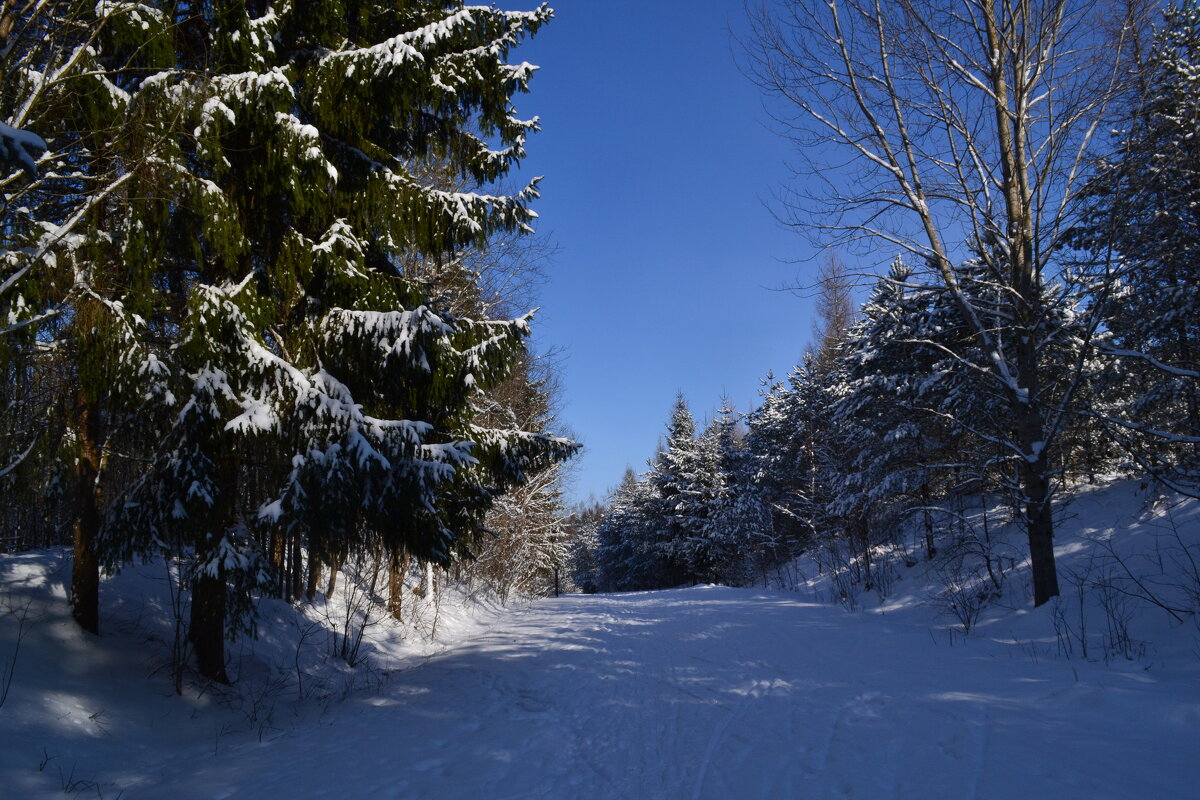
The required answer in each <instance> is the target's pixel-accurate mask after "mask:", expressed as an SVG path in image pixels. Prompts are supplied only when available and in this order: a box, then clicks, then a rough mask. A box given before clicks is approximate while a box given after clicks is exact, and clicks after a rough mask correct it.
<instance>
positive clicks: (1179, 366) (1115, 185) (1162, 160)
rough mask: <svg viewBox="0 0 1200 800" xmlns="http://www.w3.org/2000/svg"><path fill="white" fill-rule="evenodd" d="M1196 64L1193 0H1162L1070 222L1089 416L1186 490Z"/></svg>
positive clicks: (1192, 405)
mask: <svg viewBox="0 0 1200 800" xmlns="http://www.w3.org/2000/svg"><path fill="white" fill-rule="evenodd" d="M1198 74H1200V3H1197V2H1195V0H1185V2H1183V3H1182V4H1181V5H1179V6H1175V7H1171V8H1169V9H1168V10H1167V11H1166V12H1165V24H1164V25H1163V27H1162V29H1161V30H1159V31H1158V32H1157V34H1156V36H1155V38H1154V42H1153V46H1152V48H1151V50H1150V53H1149V55H1148V58H1147V63H1146V64H1145V67H1144V69H1143V72H1142V75H1143V80H1142V82H1141V84H1140V87H1139V92H1138V93H1137V94H1138V96H1137V97H1136V98H1135V100H1134V103H1133V108H1132V111H1131V114H1130V119H1129V122H1128V124H1127V126H1126V128H1125V130H1124V131H1123V133H1122V134H1121V139H1120V142H1119V145H1118V148H1117V152H1116V153H1115V155H1114V156H1113V157H1112V158H1110V159H1109V160H1107V161H1106V162H1104V163H1103V164H1102V165H1101V168H1100V169H1099V170H1098V173H1097V175H1096V177H1095V178H1094V179H1093V180H1092V182H1091V184H1090V186H1089V190H1090V194H1091V199H1092V206H1091V209H1090V214H1089V216H1088V218H1087V219H1086V221H1085V224H1084V225H1083V226H1081V228H1080V231H1081V240H1082V243H1083V244H1085V245H1086V246H1088V247H1090V248H1091V249H1092V251H1093V252H1094V253H1095V254H1096V256H1097V259H1096V264H1095V265H1094V267H1095V271H1096V272H1097V273H1098V278H1100V288H1099V289H1098V291H1097V298H1096V301H1097V303H1098V304H1099V306H1100V307H1101V308H1102V309H1103V310H1104V314H1105V327H1106V328H1107V337H1106V339H1105V340H1104V341H1103V342H1102V344H1101V349H1102V351H1103V352H1104V353H1105V354H1106V356H1107V360H1108V370H1107V373H1106V374H1105V375H1104V376H1103V378H1102V380H1101V381H1100V383H1099V386H1098V391H1099V392H1100V393H1101V397H1100V398H1099V401H1100V402H1099V403H1098V405H1099V406H1100V407H1099V408H1097V409H1096V412H1095V413H1096V416H1097V417H1099V418H1100V419H1102V420H1103V421H1104V422H1106V423H1107V424H1108V426H1109V428H1110V432H1111V433H1112V434H1113V435H1115V437H1116V438H1117V440H1118V441H1120V442H1121V443H1122V444H1123V445H1124V447H1125V449H1126V451H1127V452H1128V453H1129V454H1130V455H1132V456H1133V458H1134V459H1135V460H1136V461H1137V462H1139V463H1140V465H1141V466H1142V467H1143V468H1144V469H1147V470H1150V471H1152V472H1154V473H1156V474H1158V475H1159V476H1160V477H1161V478H1163V479H1165V480H1167V481H1169V482H1170V483H1171V484H1172V485H1173V486H1175V488H1178V489H1183V490H1185V491H1188V492H1190V493H1195V492H1196V491H1197V488H1196V487H1197V485H1200V314H1198V313H1197V311H1198V309H1200V216H1198V215H1197V209H1198V208H1200V142H1197V138H1196V130H1197V127H1198V126H1200V88H1198V87H1197V75H1198ZM1105 398H1109V401H1108V402H1106V401H1105Z"/></svg>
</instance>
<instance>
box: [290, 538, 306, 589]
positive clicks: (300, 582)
mask: <svg viewBox="0 0 1200 800" xmlns="http://www.w3.org/2000/svg"><path fill="white" fill-rule="evenodd" d="M303 567H304V554H303V553H302V552H301V550H300V537H299V536H293V537H292V584H291V586H290V587H289V590H290V591H289V595H290V596H289V597H288V600H290V601H293V602H295V601H297V600H299V599H300V594H301V593H302V592H303V591H304V569H303Z"/></svg>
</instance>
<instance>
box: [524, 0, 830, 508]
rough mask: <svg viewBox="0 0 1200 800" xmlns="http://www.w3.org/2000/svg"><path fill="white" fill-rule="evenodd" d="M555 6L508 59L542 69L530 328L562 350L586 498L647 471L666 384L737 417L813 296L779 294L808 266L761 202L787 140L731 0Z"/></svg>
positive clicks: (527, 106) (776, 182)
mask: <svg viewBox="0 0 1200 800" xmlns="http://www.w3.org/2000/svg"><path fill="white" fill-rule="evenodd" d="M513 7H516V6H513ZM554 8H555V11H556V18H555V20H554V21H553V22H552V23H551V24H550V25H548V26H546V28H544V29H543V30H542V31H541V32H540V33H539V34H538V36H537V37H536V38H535V39H534V40H533V41H532V42H529V43H527V44H525V45H523V46H522V47H521V48H519V49H518V50H517V51H516V54H515V57H516V59H518V60H526V61H530V62H532V63H534V64H538V65H539V66H540V67H541V68H542V69H541V70H540V71H539V72H538V73H537V74H536V75H535V77H534V80H533V83H532V92H531V93H530V94H529V95H524V96H521V97H519V98H518V101H517V102H518V111H519V112H520V114H521V115H522V116H530V115H533V114H536V115H538V116H539V117H540V118H541V121H542V131H541V132H540V133H538V134H537V135H536V136H534V137H533V138H532V140H531V142H530V144H529V148H528V150H529V156H528V159H527V160H526V163H525V164H524V165H523V166H524V169H523V172H522V175H521V176H518V177H528V176H530V175H544V176H545V177H544V180H543V182H542V185H541V188H542V199H541V200H540V201H539V202H538V204H537V205H536V206H535V209H536V210H537V212H538V213H539V215H540V216H541V221H540V224H539V229H540V230H541V231H542V232H546V233H549V234H550V235H551V236H552V238H553V239H554V241H555V242H556V243H557V244H558V246H559V248H560V249H559V251H558V253H557V254H556V256H555V257H554V260H553V262H552V263H551V264H550V265H549V269H548V271H549V274H550V282H549V284H548V285H547V286H545V287H544V288H543V290H542V292H541V298H540V299H541V305H542V309H543V310H542V311H541V312H540V314H539V316H538V319H537V322H536V324H535V330H536V337H537V340H538V342H539V345H540V346H541V347H542V348H543V349H544V348H545V347H547V346H555V347H560V348H562V349H563V350H565V354H566V358H565V361H564V363H563V384H564V388H565V398H564V400H565V406H564V411H563V419H564V421H565V422H566V423H567V424H568V425H570V427H571V428H572V429H573V430H574V432H575V434H576V435H577V437H578V438H579V439H580V440H581V441H582V442H583V443H584V445H585V448H586V450H585V452H584V454H583V456H582V457H581V458H579V459H577V462H578V463H577V464H576V478H575V486H574V492H573V496H574V497H575V498H577V499H584V498H586V497H588V495H589V494H595V495H596V496H598V497H602V496H603V495H604V494H605V492H606V491H607V490H608V489H609V488H611V487H613V486H615V485H616V483H617V482H618V481H619V480H620V478H621V475H622V474H623V472H624V470H625V467H626V465H630V466H633V467H634V468H635V469H637V470H638V471H641V470H642V469H643V468H644V467H645V463H646V460H647V459H648V458H650V457H651V456H652V455H653V454H654V451H655V447H656V445H657V442H658V439H659V436H660V435H661V434H662V432H663V430H664V426H665V423H666V420H667V416H668V414H669V412H670V407H671V404H672V403H673V401H674V397H675V393H676V392H677V391H683V392H684V394H685V395H686V396H687V398H688V401H689V402H690V404H691V406H692V410H693V412H694V413H695V414H696V415H697V417H699V418H703V417H705V416H706V415H708V414H709V413H710V412H711V410H712V409H714V408H715V407H717V406H718V405H719V403H720V398H721V395H722V394H723V393H728V395H729V396H730V398H731V399H732V400H733V402H734V404H735V405H736V406H737V407H738V408H739V409H741V410H746V409H748V408H749V407H750V406H751V405H753V404H754V403H755V402H756V400H757V397H758V390H759V382H760V379H761V378H762V377H763V376H765V375H766V373H767V371H768V370H774V371H775V372H776V373H777V374H784V373H786V372H787V370H788V369H790V368H791V366H792V365H793V364H795V363H796V361H797V360H798V359H799V357H800V355H801V353H802V352H803V350H804V346H805V344H806V343H807V341H808V339H809V336H810V333H811V330H812V319H811V302H810V301H809V300H808V299H806V298H803V297H798V296H796V295H795V294H793V293H789V292H781V291H775V290H773V287H779V286H781V285H784V284H794V283H796V282H797V280H801V281H802V280H804V278H805V276H806V275H807V274H809V273H810V272H811V270H812V268H813V264H812V262H811V257H812V252H811V250H810V249H809V248H808V246H807V244H806V240H805V239H804V238H803V237H802V236H800V235H798V234H796V233H794V232H791V231H788V230H785V229H783V228H782V227H781V226H780V225H779V224H778V223H777V222H776V221H775V220H774V218H773V217H772V215H771V212H770V210H769V208H768V205H769V202H770V197H771V196H772V193H773V192H774V191H775V190H776V189H777V188H778V187H780V186H781V185H784V184H786V183H787V182H788V178H789V172H788V170H787V167H786V162H787V160H788V159H789V157H790V155H791V154H790V150H789V147H790V146H789V144H788V143H787V142H786V141H785V140H783V139H782V138H780V137H778V136H776V135H775V134H774V133H773V132H772V131H771V129H770V120H769V117H768V116H767V114H766V112H765V111H764V110H763V105H762V102H763V101H762V97H761V94H760V92H759V90H758V89H757V87H755V86H754V85H753V83H752V82H751V81H750V80H749V79H748V78H746V77H745V76H744V75H742V74H741V72H739V70H738V68H737V63H736V59H735V55H734V53H735V49H736V47H737V45H736V44H735V43H734V42H733V41H732V40H731V37H730V29H731V28H732V29H733V30H734V32H735V33H737V32H739V31H741V30H744V27H745V23H744V14H743V10H742V3H741V0H654V2H644V0H638V1H636V2H635V1H634V0H560V2H557V3H555V4H554ZM796 259H809V260H808V261H805V262H803V263H789V262H793V261H795V260H796ZM797 275H799V276H800V277H799V278H797Z"/></svg>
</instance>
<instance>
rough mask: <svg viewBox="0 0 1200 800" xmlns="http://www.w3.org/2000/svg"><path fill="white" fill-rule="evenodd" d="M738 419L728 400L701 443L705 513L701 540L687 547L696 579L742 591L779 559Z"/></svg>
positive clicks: (701, 481)
mask: <svg viewBox="0 0 1200 800" xmlns="http://www.w3.org/2000/svg"><path fill="white" fill-rule="evenodd" d="M739 421H740V419H739V416H738V414H737V412H736V411H735V410H734V408H733V406H732V404H731V403H730V401H729V398H728V397H726V398H723V400H722V402H721V407H720V408H719V409H718V410H717V414H716V416H715V417H713V419H712V422H710V423H709V425H708V427H707V428H706V429H705V431H704V433H703V434H702V435H701V436H700V439H699V441H698V450H699V453H700V460H701V463H702V464H703V466H704V469H703V471H702V472H701V474H700V475H699V476H698V479H699V480H698V483H699V488H700V491H701V492H702V495H701V497H700V498H699V499H698V503H699V504H700V505H702V506H703V507H704V513H703V515H702V520H703V521H702V523H701V525H700V529H699V534H698V535H697V536H695V537H693V539H691V540H689V541H688V542H686V543H685V544H686V546H687V550H686V552H687V561H686V563H687V566H688V571H689V572H690V573H691V575H692V576H693V578H694V579H696V580H704V581H711V582H716V583H723V584H728V585H738V584H742V583H745V582H746V581H747V580H749V578H750V576H751V574H752V572H753V571H754V570H762V569H765V567H766V566H767V565H768V564H769V563H771V561H772V560H773V559H774V558H776V557H777V555H778V554H777V552H776V548H775V536H774V531H773V530H772V525H771V515H770V513H769V509H768V507H767V505H766V503H764V502H763V501H762V499H761V497H760V495H759V492H758V491H757V490H756V487H755V486H754V482H753V474H752V465H753V461H752V460H751V459H750V457H749V453H748V451H747V449H746V447H745V446H744V443H743V442H742V441H741V439H742V437H741V435H740V432H739V428H738V425H739Z"/></svg>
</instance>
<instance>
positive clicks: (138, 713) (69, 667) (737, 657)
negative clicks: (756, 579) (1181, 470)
mask: <svg viewBox="0 0 1200 800" xmlns="http://www.w3.org/2000/svg"><path fill="white" fill-rule="evenodd" d="M1131 491H1132V490H1129V489H1128V488H1119V489H1115V490H1111V491H1107V490H1106V491H1105V492H1096V493H1094V494H1093V495H1092V496H1091V497H1090V499H1089V497H1084V498H1081V500H1080V506H1079V507H1080V508H1081V509H1082V510H1081V511H1080V512H1079V514H1078V515H1077V521H1076V523H1075V528H1074V531H1075V535H1074V536H1075V538H1070V537H1067V536H1064V537H1063V538H1062V540H1061V544H1060V550H1061V552H1062V554H1063V558H1064V567H1065V568H1067V569H1071V568H1072V567H1074V568H1079V567H1080V566H1081V565H1082V564H1083V562H1082V560H1081V559H1082V558H1083V554H1084V552H1085V548H1083V547H1082V546H1080V545H1081V543H1086V542H1088V541H1091V540H1090V539H1089V538H1088V537H1092V539H1095V537H1097V536H1101V535H1102V534H1103V531H1102V530H1100V528H1101V527H1102V526H1101V524H1100V523H1101V522H1103V521H1105V520H1107V523H1108V525H1109V527H1110V528H1111V526H1112V524H1113V523H1114V522H1115V521H1117V520H1116V516H1118V515H1117V514H1116V512H1115V511H1114V508H1113V506H1116V505H1120V506H1122V507H1126V506H1128V505H1129V499H1130V497H1131V496H1132V494H1131ZM1089 502H1090V503H1091V506H1089V505H1088V503H1089ZM1088 508H1091V509H1092V510H1091V511H1088V510H1087V509H1088ZM1185 511H1187V512H1188V513H1191V514H1194V509H1191V507H1190V506H1189V507H1188V508H1187V509H1185ZM1139 519H1140V520H1141V522H1142V523H1144V522H1145V521H1146V518H1145V515H1143V516H1142V517H1139ZM1185 521H1186V522H1187V524H1195V520H1194V519H1193V518H1191V517H1188V518H1187V519H1186V520H1185ZM1139 524H1141V523H1139ZM1123 530H1124V529H1123ZM1132 530H1133V534H1131V535H1137V534H1139V532H1142V528H1136V529H1132ZM1147 535H1149V534H1147ZM1163 552H1164V550H1163V549H1162V548H1160V550H1159V553H1160V555H1161V554H1162V553H1163ZM47 559H48V557H47V556H46V555H44V554H43V555H34V556H25V557H18V558H9V559H8V564H7V568H8V576H9V577H8V578H7V585H9V586H12V585H13V583H14V576H17V575H24V576H25V580H26V582H27V583H30V584H33V583H37V582H38V581H40V580H42V578H38V577H36V576H39V575H42V576H46V577H48V578H49V579H50V580H48V581H46V582H45V583H44V584H43V585H42V587H41V588H40V589H37V590H35V589H30V590H28V591H25V592H23V593H12V594H13V595H15V596H17V597H29V598H33V599H35V600H36V601H37V602H39V603H42V602H43V601H44V605H43V607H42V608H39V609H35V610H36V611H37V614H38V622H37V623H36V624H35V625H33V626H32V627H31V628H30V629H29V633H28V634H27V635H26V636H25V638H24V640H23V644H22V651H21V653H20V654H19V658H18V661H17V668H16V672H15V677H14V680H13V686H12V690H11V693H10V696H9V698H8V700H7V702H6V704H5V705H4V707H3V708H0V786H2V787H3V792H2V794H3V796H4V797H5V798H25V797H29V798H34V797H50V796H57V795H59V794H60V793H61V792H62V791H63V790H64V788H66V789H73V790H74V791H75V792H76V793H77V796H81V797H97V796H102V797H108V798H111V797H116V796H118V794H119V795H120V796H121V797H122V798H126V799H130V798H172V799H173V800H184V799H185V798H266V797H289V798H321V797H329V798H426V797H428V798H434V797H437V798H460V797H461V798H526V797H555V798H592V797H595V798H704V797H712V798H758V797H761V798H824V797H828V798H842V797H856V798H1035V797H1053V798H1056V800H1060V799H1063V800H1065V799H1069V798H1088V800H1100V799H1102V798H1156V799H1158V798H1162V799H1164V800H1165V799H1167V798H1194V797H1196V796H1197V794H1196V792H1197V789H1196V787H1197V786H1200V758H1198V757H1197V756H1198V755H1200V649H1195V648H1196V642H1197V641H1198V638H1197V635H1196V633H1197V632H1196V624H1195V620H1194V617H1187V618H1185V619H1184V621H1183V622H1182V623H1179V622H1176V621H1174V620H1173V619H1171V618H1170V617H1169V615H1166V614H1163V615H1162V616H1163V617H1164V618H1165V620H1166V621H1161V622H1160V621H1155V620H1156V619H1157V618H1152V617H1147V618H1146V622H1145V625H1142V626H1141V627H1136V623H1138V621H1139V620H1140V619H1141V617H1139V616H1137V615H1132V616H1130V615H1127V617H1128V619H1129V622H1130V624H1131V625H1135V636H1136V637H1146V636H1151V635H1152V636H1153V638H1137V641H1138V643H1139V646H1138V649H1137V652H1136V654H1135V655H1136V657H1135V658H1132V659H1129V658H1125V657H1118V656H1114V655H1113V654H1111V653H1109V654H1107V659H1105V658H1104V657H1101V656H1099V655H1097V653H1099V652H1100V651H1099V649H1098V648H1099V647H1100V642H1101V640H1102V635H1101V634H1099V633H1098V634H1097V640H1096V641H1097V644H1096V645H1095V646H1094V647H1093V648H1092V651H1091V653H1092V657H1093V659H1094V660H1088V659H1083V658H1081V657H1079V654H1078V653H1077V652H1076V653H1075V655H1074V657H1072V658H1067V657H1066V654H1065V653H1063V652H1061V650H1062V645H1061V643H1060V642H1059V641H1058V640H1059V639H1060V638H1061V637H1062V635H1063V634H1062V624H1063V620H1065V619H1067V617H1066V612H1065V610H1064V611H1063V612H1062V613H1060V615H1059V617H1060V620H1059V626H1058V633H1056V632H1055V630H1056V629H1055V626H1054V625H1053V622H1052V618H1051V617H1052V615H1051V614H1050V613H1049V611H1048V610H1047V609H1041V610H1039V611H1036V612H1033V611H1030V610H1028V609H1004V608H1003V607H999V608H996V609H993V610H992V611H991V612H989V613H988V614H985V615H984V617H983V618H981V620H980V622H979V623H978V625H977V626H976V628H975V632H974V633H973V634H972V635H971V636H967V637H964V636H963V635H962V634H961V633H958V634H955V633H954V632H953V630H954V629H953V627H951V623H952V621H950V620H947V619H945V618H944V616H939V615H938V613H937V610H936V608H935V607H933V606H931V605H930V604H928V603H926V602H919V600H918V598H916V596H915V594H914V593H915V592H916V590H917V588H918V587H919V586H920V585H921V581H920V579H919V578H904V579H902V580H901V581H900V582H899V585H898V586H897V591H896V592H895V596H894V598H893V599H892V600H889V601H887V602H885V603H882V604H879V605H877V606H876V607H874V608H873V609H871V610H869V611H867V612H865V613H858V614H848V613H846V611H845V610H843V609H842V608H840V607H838V606H834V605H829V604H827V603H815V602H811V600H810V599H809V598H806V597H805V596H804V595H802V594H797V593H775V592H762V591H753V590H739V589H728V588H719V587H696V588H692V589H679V590H673V591H666V592H652V593H639V594H628V595H617V596H596V597H581V596H572V597H564V598H560V599H550V600H543V601H540V602H538V603H536V604H534V605H533V606H531V607H528V608H524V609H519V610H513V611H509V612H502V613H498V612H495V611H486V612H480V613H476V614H475V616H474V617H473V618H471V617H469V616H466V615H461V614H460V615H458V616H455V615H450V616H448V617H447V619H446V621H445V623H444V624H445V628H446V636H447V640H448V641H447V644H446V645H444V646H443V647H441V648H439V649H431V648H429V647H428V646H415V645H412V644H411V643H406V644H403V645H401V644H397V643H392V644H391V645H389V644H388V643H387V642H382V643H381V644H379V647H380V648H384V649H386V648H387V647H392V648H393V649H392V651H391V652H392V654H393V655H392V659H393V660H392V661H391V663H389V664H386V665H381V664H380V663H378V662H377V664H376V666H375V667H374V668H373V669H372V670H367V671H365V673H364V672H363V671H362V670H361V669H360V670H359V671H358V672H357V673H355V674H359V675H362V674H366V675H368V676H371V680H373V681H375V686H373V687H372V691H366V690H364V689H363V688H361V687H360V688H358V689H356V690H347V691H342V692H340V693H338V692H334V693H330V692H324V693H322V692H311V691H310V692H309V694H308V696H307V697H306V698H305V699H304V700H297V699H295V697H296V696H297V692H296V687H295V685H294V684H280V685H276V686H274V688H272V683H271V681H270V680H263V681H261V682H259V683H258V684H255V683H254V678H255V675H257V674H259V673H261V674H263V675H269V674H271V670H270V669H269V668H268V667H267V666H266V665H261V664H260V665H259V669H258V670H257V672H256V669H255V668H254V663H255V662H254V659H250V660H249V661H248V662H247V664H249V666H244V667H243V673H244V676H245V677H244V685H245V686H253V685H257V686H260V687H262V690H261V692H260V693H259V694H258V695H257V696H258V699H259V702H258V705H259V706H261V707H260V708H257V709H256V708H255V707H254V703H253V702H251V701H253V700H254V697H255V696H256V695H255V692H253V691H250V692H248V691H247V690H246V689H243V690H242V693H241V694H238V695H236V696H234V695H224V696H222V695H220V694H218V693H214V692H211V691H209V692H205V693H203V694H201V695H200V696H199V697H197V696H195V693H192V694H189V695H188V696H187V697H184V698H179V697H176V696H174V695H173V694H172V693H171V690H170V686H169V681H168V680H167V678H165V677H164V676H162V675H161V674H158V675H154V676H151V677H150V678H149V679H148V678H147V674H146V672H147V668H148V667H149V666H152V659H151V660H150V661H148V660H147V659H148V656H147V655H146V652H145V651H146V649H147V647H149V645H147V644H146V643H145V642H143V641H141V640H139V638H138V637H139V635H141V636H144V635H145V632H146V631H147V630H153V626H150V625H147V624H146V623H145V622H141V623H139V622H137V621H136V620H134V619H132V617H131V616H128V612H131V611H132V609H131V608H126V609H125V610H126V612H127V617H126V622H125V623H124V627H123V628H122V629H121V630H115V631H114V632H113V634H112V635H111V636H109V637H105V638H103V639H101V640H100V645H99V646H97V644H96V643H95V642H94V641H93V642H89V641H88V640H87V639H85V638H84V637H82V636H80V635H79V634H76V633H75V632H74V630H73V629H72V628H71V627H70V623H69V622H67V621H66V620H65V619H64V618H63V615H62V611H61V605H56V604H55V601H54V600H53V597H54V595H55V593H56V590H55V589H54V585H55V584H54V581H53V573H50V572H49V571H48V570H47V569H46V568H45V567H46V565H47V564H48V563H50V562H49V561H48V560H47ZM14 565H15V566H14ZM909 584H911V587H909ZM906 588H912V589H913V592H914V593H910V594H905V591H904V590H905V589H906ZM1067 594H1069V593H1067ZM12 599H13V597H12V596H10V598H9V602H10V605H11V602H12ZM1067 601H1068V602H1067V603H1066V604H1064V606H1063V608H1064V609H1066V608H1067V605H1069V601H1070V598H1069V597H1068V598H1067ZM145 613H146V614H149V613H150V611H149V610H147V611H146V612H145ZM6 619H7V620H8V622H9V623H11V621H12V615H11V614H9V615H8V617H7V618H6ZM11 628H12V626H11V624H9V626H8V627H6V628H3V629H0V631H3V632H4V634H5V636H6V637H7V638H3V637H0V666H3V664H4V660H3V659H4V658H5V657H7V655H8V653H9V652H10V650H9V649H6V648H10V645H11V642H12V641H13V639H12V636H11V634H12V630H11ZM139 632H141V633H139ZM150 644H151V645H152V644H153V642H151V643H150ZM267 645H270V642H268V643H267ZM276 652H277V654H278V657H279V658H280V659H282V655H283V654H284V653H285V652H286V646H285V645H284V644H279V645H278V646H277V649H276ZM56 654H57V655H56ZM256 658H260V660H261V657H256ZM385 673H386V674H385ZM279 674H280V675H282V674H283V673H282V672H280V673H279ZM316 674H317V673H313V675H316ZM347 674H350V673H347ZM316 679H317V678H315V677H314V678H312V680H316ZM321 680H323V681H325V683H324V685H325V686H327V687H328V686H333V685H334V684H333V683H332V682H331V681H332V679H331V678H330V677H329V675H327V674H326V675H325V676H324V677H323V678H321ZM235 697H236V699H235Z"/></svg>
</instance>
